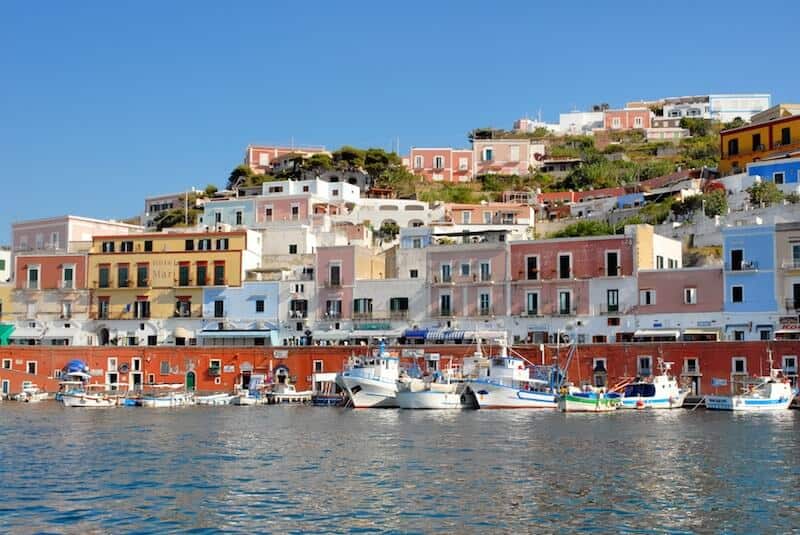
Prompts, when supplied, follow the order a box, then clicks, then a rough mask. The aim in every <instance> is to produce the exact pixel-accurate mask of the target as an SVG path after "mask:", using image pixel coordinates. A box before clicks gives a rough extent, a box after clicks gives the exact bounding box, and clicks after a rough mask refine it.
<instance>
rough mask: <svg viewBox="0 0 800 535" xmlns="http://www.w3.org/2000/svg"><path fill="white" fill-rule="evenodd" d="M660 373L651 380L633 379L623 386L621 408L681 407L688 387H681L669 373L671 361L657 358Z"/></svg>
mask: <svg viewBox="0 0 800 535" xmlns="http://www.w3.org/2000/svg"><path fill="white" fill-rule="evenodd" d="M659 367H660V368H661V373H660V374H659V375H657V376H655V377H653V380H652V381H635V382H632V383H629V384H628V385H626V386H625V390H624V391H623V394H622V403H621V404H620V407H619V408H621V409H679V408H681V407H683V402H684V401H685V400H686V396H688V395H689V389H688V388H681V387H680V385H678V381H677V380H676V379H675V378H674V377H672V376H670V375H669V370H670V368H671V367H672V362H664V361H663V360H662V359H659Z"/></svg>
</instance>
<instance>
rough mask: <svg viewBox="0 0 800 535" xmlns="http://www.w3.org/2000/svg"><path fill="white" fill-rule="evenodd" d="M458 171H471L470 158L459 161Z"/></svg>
mask: <svg viewBox="0 0 800 535" xmlns="http://www.w3.org/2000/svg"><path fill="white" fill-rule="evenodd" d="M458 170H459V171H467V170H469V158H459V159H458Z"/></svg>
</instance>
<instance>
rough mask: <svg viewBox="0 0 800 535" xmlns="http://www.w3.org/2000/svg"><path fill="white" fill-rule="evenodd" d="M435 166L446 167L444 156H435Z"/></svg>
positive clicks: (438, 167)
mask: <svg viewBox="0 0 800 535" xmlns="http://www.w3.org/2000/svg"><path fill="white" fill-rule="evenodd" d="M433 168H434V169H444V156H441V155H438V154H437V155H436V156H434V157H433Z"/></svg>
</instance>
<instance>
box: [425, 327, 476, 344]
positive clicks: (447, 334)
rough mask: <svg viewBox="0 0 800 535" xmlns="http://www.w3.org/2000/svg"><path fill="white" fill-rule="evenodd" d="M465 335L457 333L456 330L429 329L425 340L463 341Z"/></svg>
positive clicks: (461, 332) (462, 332)
mask: <svg viewBox="0 0 800 535" xmlns="http://www.w3.org/2000/svg"><path fill="white" fill-rule="evenodd" d="M465 334H466V333H465V332H464V331H459V330H456V329H431V330H429V331H428V335H427V336H426V339H427V340H432V341H434V342H438V341H443V342H455V341H460V340H463V339H464V335H465Z"/></svg>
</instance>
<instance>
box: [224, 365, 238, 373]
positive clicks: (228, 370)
mask: <svg viewBox="0 0 800 535" xmlns="http://www.w3.org/2000/svg"><path fill="white" fill-rule="evenodd" d="M222 371H223V372H225V373H233V372H235V371H236V366H234V365H233V364H226V365H225V366H223V367H222Z"/></svg>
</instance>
